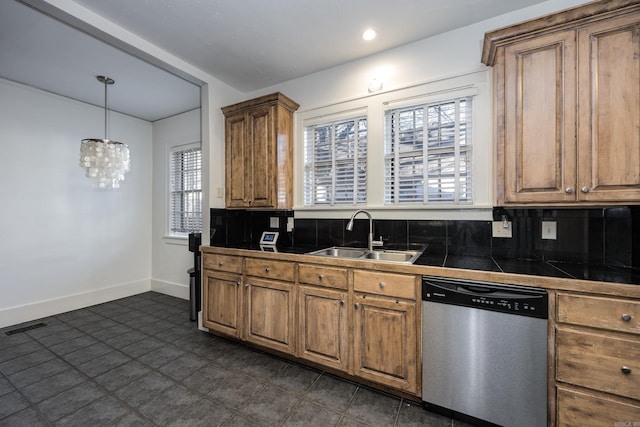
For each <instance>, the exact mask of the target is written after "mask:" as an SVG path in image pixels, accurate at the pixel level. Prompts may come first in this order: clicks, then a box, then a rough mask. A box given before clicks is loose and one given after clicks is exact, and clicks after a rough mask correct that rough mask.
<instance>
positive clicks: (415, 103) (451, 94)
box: [383, 88, 478, 208]
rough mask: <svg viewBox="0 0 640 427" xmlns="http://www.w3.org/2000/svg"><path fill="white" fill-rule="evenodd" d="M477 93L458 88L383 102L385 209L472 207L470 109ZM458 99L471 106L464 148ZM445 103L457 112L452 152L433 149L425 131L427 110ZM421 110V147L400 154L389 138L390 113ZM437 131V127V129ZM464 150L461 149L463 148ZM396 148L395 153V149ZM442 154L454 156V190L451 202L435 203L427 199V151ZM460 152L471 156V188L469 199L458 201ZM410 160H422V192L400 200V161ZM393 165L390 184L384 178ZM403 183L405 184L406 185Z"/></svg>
mask: <svg viewBox="0 0 640 427" xmlns="http://www.w3.org/2000/svg"><path fill="white" fill-rule="evenodd" d="M477 94H478V91H477V90H476V89H475V88H468V89H460V90H452V91H446V92H443V93H440V94H437V95H435V96H426V97H423V96H421V97H418V98H414V99H405V100H402V101H400V102H386V103H384V133H383V144H384V165H383V167H384V176H385V181H384V186H385V190H384V204H385V205H386V206H393V207H396V208H402V207H407V206H422V207H425V208H427V207H430V206H436V205H454V206H464V205H471V206H472V205H473V204H474V195H473V189H474V181H473V180H474V164H473V163H474V162H473V157H474V155H473V153H474V140H473V138H474V136H473V133H474V125H475V123H474V111H475V108H474V107H473V105H474V104H475V102H476V97H477ZM461 100H470V101H471V105H470V106H469V108H468V109H466V110H465V114H469V113H470V116H471V117H470V118H469V119H468V120H466V121H465V124H467V125H468V124H470V125H471V128H470V129H468V128H466V127H465V142H466V143H465V144H464V146H463V145H462V144H460V135H461V132H460V122H459V121H458V118H459V113H460V109H459V105H460V102H461ZM445 104H453V105H454V108H455V112H456V119H455V122H454V132H455V134H454V145H453V147H452V150H446V149H442V148H432V147H430V146H429V145H430V144H429V141H428V139H429V136H428V132H429V130H430V128H429V125H428V120H429V119H428V117H429V108H430V107H435V106H438V105H440V106H441V105H445ZM420 109H422V122H423V128H422V135H421V141H420V143H421V147H420V148H418V149H414V150H409V151H404V152H403V151H402V150H399V149H397V148H398V144H399V143H398V142H397V141H391V138H392V137H393V134H392V130H391V129H390V128H389V126H390V121H391V117H390V116H389V113H391V114H394V113H396V112H397V113H401V112H403V111H402V110H404V112H408V111H411V112H413V113H415V112H416V111H418V110H420ZM396 119H398V116H396ZM438 129H440V128H438ZM414 142H415V141H414ZM463 148H464V149H463ZM388 149H392V151H388ZM394 149H395V150H394ZM438 151H440V152H443V153H445V154H448V156H449V157H453V160H454V161H453V164H454V170H453V178H454V179H453V181H454V184H453V185H454V191H453V197H452V200H448V199H443V200H436V199H429V187H430V183H429V181H430V178H429V171H428V169H429V162H430V159H429V155H430V152H436V153H437V152H438ZM461 151H464V152H465V153H469V155H470V159H471V161H470V162H466V163H465V166H466V169H468V173H467V174H466V175H467V176H468V178H469V179H470V183H469V184H468V186H469V187H470V188H471V191H470V193H471V194H470V195H468V199H470V200H460V196H461V194H460V191H459V190H460V182H459V181H460V171H461V166H460V161H461V158H462V155H461ZM411 157H414V158H416V159H421V164H420V166H421V169H422V172H421V175H420V176H421V178H420V179H419V180H420V181H421V182H422V193H421V194H419V193H415V192H414V194H413V195H414V200H412V201H411V200H402V197H401V196H400V197H399V196H398V194H399V193H401V188H402V186H403V185H402V179H401V177H400V172H399V169H401V167H402V165H401V163H402V162H401V161H402V160H407V159H410V158H411ZM390 162H391V163H393V164H395V165H396V166H395V169H394V170H393V172H394V174H393V182H389V181H390V180H391V177H389V178H387V175H388V174H389V172H390V171H389V166H388V164H389V163H390ZM442 177H443V175H442V174H441V175H440V178H439V179H441V178H442ZM405 184H406V182H405ZM389 185H391V186H392V187H393V188H392V189H391V190H389ZM389 192H391V193H392V194H393V195H392V196H389Z"/></svg>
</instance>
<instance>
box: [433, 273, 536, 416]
mask: <svg viewBox="0 0 640 427" xmlns="http://www.w3.org/2000/svg"><path fill="white" fill-rule="evenodd" d="M547 302H548V298H547V293H546V291H545V290H543V289H538V288H530V287H520V286H509V285H502V284H496V283H488V282H478V281H467V280H457V279H445V278H438V277H429V276H423V278H422V355H423V356H422V359H423V361H422V400H423V401H424V403H425V408H426V409H428V410H432V411H434V412H439V413H444V414H446V415H448V416H451V417H454V418H459V419H462V420H465V421H467V422H471V423H474V424H477V425H499V426H504V427H516V426H517V427H539V426H540V427H544V426H546V425H547V318H548V304H547Z"/></svg>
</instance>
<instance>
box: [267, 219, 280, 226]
mask: <svg viewBox="0 0 640 427" xmlns="http://www.w3.org/2000/svg"><path fill="white" fill-rule="evenodd" d="M269 227H271V228H280V218H279V217H277V216H270V217H269Z"/></svg>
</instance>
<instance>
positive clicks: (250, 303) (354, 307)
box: [203, 251, 421, 400]
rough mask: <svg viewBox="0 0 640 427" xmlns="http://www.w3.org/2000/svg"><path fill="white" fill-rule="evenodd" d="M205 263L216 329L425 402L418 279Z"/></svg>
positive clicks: (245, 260)
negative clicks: (422, 390) (421, 385)
mask: <svg viewBox="0 0 640 427" xmlns="http://www.w3.org/2000/svg"><path fill="white" fill-rule="evenodd" d="M203 265H204V272H203V283H204V287H203V324H204V326H205V327H207V328H209V329H210V330H211V331H213V332H217V333H221V334H224V335H227V336H230V337H233V338H237V339H240V340H243V341H247V342H249V343H252V344H255V345H258V346H260V347H263V348H265V349H272V350H276V351H278V352H280V353H282V354H285V355H289V356H292V357H294V358H296V359H297V360H299V361H301V362H304V361H308V362H310V363H311V364H313V365H314V366H323V367H326V368H328V369H329V370H331V371H332V372H335V373H342V374H344V375H345V376H348V377H349V378H356V379H358V378H360V379H362V380H365V381H366V382H367V383H369V384H378V385H380V386H381V388H383V389H385V390H389V391H393V390H397V391H398V392H401V394H402V395H408V394H410V395H413V396H415V397H416V398H419V397H420V383H419V378H420V377H419V375H420V362H419V361H420V360H421V357H420V351H421V346H420V341H419V340H420V338H421V335H420V334H419V333H418V331H419V319H418V318H417V316H416V313H417V312H418V311H419V310H418V307H417V301H418V298H417V296H418V295H419V276H418V275H412V274H398V273H389V272H381V271H375V272H374V271H369V270H360V269H355V268H347V267H339V266H328V265H316V264H307V263H297V262H289V261H283V260H279V259H274V257H273V256H268V257H266V258H262V257H260V256H259V254H257V256H246V257H242V256H237V257H233V256H229V255H222V254H215V253H207V252H206V251H205V253H204V256H203ZM221 269H222V270H221ZM229 270H231V271H229ZM417 400H419V399H417Z"/></svg>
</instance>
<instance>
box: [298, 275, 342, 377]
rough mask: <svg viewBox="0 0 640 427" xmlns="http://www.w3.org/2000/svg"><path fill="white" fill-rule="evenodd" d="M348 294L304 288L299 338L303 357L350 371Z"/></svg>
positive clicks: (299, 299) (300, 311)
mask: <svg viewBox="0 0 640 427" xmlns="http://www.w3.org/2000/svg"><path fill="white" fill-rule="evenodd" d="M346 302H347V293H346V292H342V291H333V290H328V289H317V288H312V287H308V286H300V287H299V290H298V313H299V315H300V321H299V324H298V337H299V343H300V350H299V353H300V357H302V358H304V359H308V360H311V361H313V362H316V363H320V364H322V365H325V366H329V367H332V368H336V369H340V370H342V371H345V372H346V371H347V368H348V355H349V351H348V337H347V334H348V328H347V324H348V320H347V310H346Z"/></svg>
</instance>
